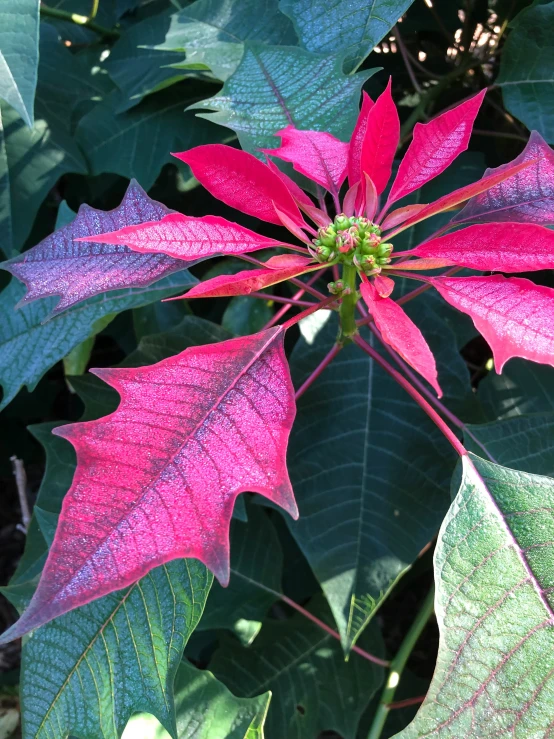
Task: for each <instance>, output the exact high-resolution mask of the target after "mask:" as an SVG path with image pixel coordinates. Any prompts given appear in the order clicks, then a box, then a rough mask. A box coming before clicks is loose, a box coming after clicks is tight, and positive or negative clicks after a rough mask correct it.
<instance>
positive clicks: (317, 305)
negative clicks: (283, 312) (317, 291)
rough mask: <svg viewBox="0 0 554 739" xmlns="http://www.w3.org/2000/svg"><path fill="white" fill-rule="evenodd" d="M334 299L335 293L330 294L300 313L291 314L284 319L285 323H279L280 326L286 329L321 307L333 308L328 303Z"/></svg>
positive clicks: (335, 297)
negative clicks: (290, 316)
mask: <svg viewBox="0 0 554 739" xmlns="http://www.w3.org/2000/svg"><path fill="white" fill-rule="evenodd" d="M336 299H337V296H336V295H330V296H329V297H328V298H325V300H322V301H321V302H320V303H314V304H313V305H312V306H311V307H310V308H306V310H303V311H302V313H298V315H296V316H293V317H292V318H289V320H288V321H285V323H283V324H281V326H282V328H283V329H284V330H285V331H286V330H287V329H289V328H290V327H291V326H295V325H296V324H297V323H298V322H299V321H301V320H302V319H303V318H307V317H308V316H311V315H312V313H315V312H316V311H318V310H321V309H322V308H326V309H327V310H333V308H331V307H330V304H331V303H333V302H335V301H336Z"/></svg>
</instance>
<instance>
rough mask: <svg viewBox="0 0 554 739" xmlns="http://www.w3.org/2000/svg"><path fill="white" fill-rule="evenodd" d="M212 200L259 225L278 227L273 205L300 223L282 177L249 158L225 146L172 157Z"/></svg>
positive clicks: (209, 147) (298, 214)
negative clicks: (188, 170) (224, 204)
mask: <svg viewBox="0 0 554 739" xmlns="http://www.w3.org/2000/svg"><path fill="white" fill-rule="evenodd" d="M174 156H176V157H177V158H178V159H181V160H182V161H183V162H186V163H187V164H188V165H189V167H190V168H191V170H192V173H193V175H194V176H195V177H196V179H197V180H198V181H199V182H200V184H201V185H202V186H203V187H205V188H206V190H208V192H210V193H211V194H212V195H213V196H214V197H215V198H217V199H218V200H221V201H223V202H224V203H226V204H227V205H230V206H231V208H236V209H237V210H240V211H241V212H242V213H246V214H247V215H249V216H255V217H256V218H260V219H261V220H262V221H268V222H269V223H275V224H277V225H280V224H281V221H280V220H279V218H278V216H277V214H276V213H275V210H274V208H273V203H275V205H277V206H278V207H279V209H280V210H282V211H284V212H285V213H288V215H289V216H291V217H292V218H293V219H294V220H295V221H297V222H298V223H302V216H301V215H300V212H299V210H298V206H297V205H296V202H295V200H294V198H293V196H292V195H291V193H290V192H289V189H288V187H287V185H286V184H285V183H284V182H283V180H282V179H281V177H279V176H278V175H276V174H275V172H273V171H272V170H271V169H270V168H269V167H268V166H267V165H266V164H263V163H262V162H260V160H259V159H256V157H255V156H253V155H252V154H248V152H246V151H241V150H240V149H233V148H232V147H231V146H225V145H224V144H206V145H205V146H197V147H196V148H194V149H189V150H188V151H184V152H181V153H180V154H175V155H174Z"/></svg>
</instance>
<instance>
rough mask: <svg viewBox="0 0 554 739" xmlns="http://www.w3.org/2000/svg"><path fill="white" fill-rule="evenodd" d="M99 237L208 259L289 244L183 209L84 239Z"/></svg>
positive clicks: (149, 251) (142, 250) (137, 248)
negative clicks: (186, 212)
mask: <svg viewBox="0 0 554 739" xmlns="http://www.w3.org/2000/svg"><path fill="white" fill-rule="evenodd" d="M92 239H95V240H96V239H97V240H98V241H99V242H100V243H102V244H127V246H128V247H129V248H130V249H132V250H133V251H136V252H140V253H141V254H152V253H155V254H160V253H161V254H167V255H169V256H171V257H174V258H176V259H179V260H183V262H181V266H183V267H184V266H185V264H184V262H187V263H188V262H190V261H195V260H199V259H206V257H217V256H221V255H233V254H247V253H248V252H251V251H257V250H259V249H270V248H272V247H273V248H275V247H278V246H283V245H284V246H286V244H283V242H282V241H275V240H274V239H268V238H267V237H266V236H260V235H259V234H257V233H255V232H254V231H251V230H250V229H249V228H245V227H244V226H239V224H238V223H233V222H232V221H228V220H226V219H225V218H221V217H220V216H202V217H201V218H194V217H193V216H185V215H183V214H182V213H169V214H168V215H167V216H165V217H164V218H162V219H161V220H159V221H152V222H149V221H147V222H145V223H139V224H137V225H136V226H126V227H124V228H122V229H121V230H119V231H113V232H111V233H102V234H98V236H93V237H90V236H89V237H85V238H84V239H82V240H83V241H92Z"/></svg>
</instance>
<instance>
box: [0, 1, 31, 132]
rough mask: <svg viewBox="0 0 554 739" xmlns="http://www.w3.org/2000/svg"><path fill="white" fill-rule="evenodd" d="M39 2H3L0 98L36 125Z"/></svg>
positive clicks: (27, 122) (0, 40)
mask: <svg viewBox="0 0 554 739" xmlns="http://www.w3.org/2000/svg"><path fill="white" fill-rule="evenodd" d="M38 26H39V0H2V5H1V6H0V98H3V99H4V100H5V101H6V102H7V103H9V104H10V105H11V106H12V107H13V108H14V109H15V110H16V111H17V112H18V113H19V115H20V116H21V117H22V118H23V120H24V121H25V123H26V124H27V126H32V125H33V105H34V100H35V88H36V85H37V66H38V35H39V34H38Z"/></svg>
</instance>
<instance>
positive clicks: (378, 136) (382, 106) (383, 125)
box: [360, 78, 400, 195]
mask: <svg viewBox="0 0 554 739" xmlns="http://www.w3.org/2000/svg"><path fill="white" fill-rule="evenodd" d="M391 86H392V80H391V79H390V78H389V82H388V85H387V87H386V89H385V91H384V92H383V93H382V94H381V95H380V96H379V97H378V98H377V100H376V101H375V105H373V106H372V107H371V109H370V111H369V114H368V117H367V125H366V130H365V134H364V139H363V142H362V148H361V157H360V171H361V172H367V174H368V175H369V177H370V178H371V179H372V180H373V183H374V185H375V188H376V190H377V194H378V195H380V194H381V193H382V192H383V190H384V189H385V187H386V185H387V182H388V181H389V179H390V176H391V172H392V163H393V161H394V155H395V153H396V150H397V148H398V144H399V142H400V119H399V118H398V111H397V110H396V105H395V104H394V101H393V99H392V94H391Z"/></svg>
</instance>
